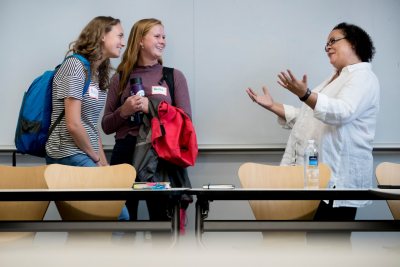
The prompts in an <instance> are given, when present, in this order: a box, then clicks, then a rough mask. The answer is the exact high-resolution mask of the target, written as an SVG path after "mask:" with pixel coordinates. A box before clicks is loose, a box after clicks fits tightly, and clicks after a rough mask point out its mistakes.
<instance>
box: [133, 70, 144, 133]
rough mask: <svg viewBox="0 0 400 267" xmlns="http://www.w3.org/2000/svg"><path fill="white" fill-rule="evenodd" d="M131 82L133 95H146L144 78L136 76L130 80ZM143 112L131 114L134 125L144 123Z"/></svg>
mask: <svg viewBox="0 0 400 267" xmlns="http://www.w3.org/2000/svg"><path fill="white" fill-rule="evenodd" d="M130 83H131V96H132V95H140V96H144V95H145V94H144V88H143V84H142V78H140V77H136V78H132V79H131V80H130ZM142 116H143V113H142V112H136V113H134V114H132V115H131V118H130V121H131V123H132V124H133V125H140V124H141V123H142Z"/></svg>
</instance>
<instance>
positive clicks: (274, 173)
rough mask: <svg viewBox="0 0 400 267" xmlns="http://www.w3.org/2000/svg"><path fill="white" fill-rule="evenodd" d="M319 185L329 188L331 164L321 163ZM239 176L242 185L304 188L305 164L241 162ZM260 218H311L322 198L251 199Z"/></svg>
mask: <svg viewBox="0 0 400 267" xmlns="http://www.w3.org/2000/svg"><path fill="white" fill-rule="evenodd" d="M319 173H320V185H319V186H320V188H326V187H327V185H328V182H329V179H330V176H331V171H330V168H329V167H328V166H327V165H326V164H323V163H320V164H319ZM238 175H239V180H240V183H241V184H242V187H243V188H270V189H272V188H286V189H287V188H304V179H303V177H304V171H303V167H302V166H272V165H266V164H257V163H244V164H243V165H242V166H240V168H239V171H238ZM249 202H250V206H251V208H252V210H253V213H254V216H255V218H256V219H257V220H296V219H297V220H311V219H313V217H314V214H315V211H316V209H317V207H318V205H319V203H320V201H319V200H267V201H265V200H262V201H258V200H252V201H249Z"/></svg>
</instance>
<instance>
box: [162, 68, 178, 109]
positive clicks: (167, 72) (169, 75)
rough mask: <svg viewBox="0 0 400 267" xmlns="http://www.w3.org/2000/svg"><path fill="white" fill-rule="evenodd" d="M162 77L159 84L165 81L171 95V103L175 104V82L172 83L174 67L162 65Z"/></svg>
mask: <svg viewBox="0 0 400 267" xmlns="http://www.w3.org/2000/svg"><path fill="white" fill-rule="evenodd" d="M162 72H163V77H162V78H161V80H160V82H159V84H160V85H161V84H162V82H163V81H165V82H166V83H167V85H168V88H169V94H170V96H171V101H172V105H173V106H175V104H176V103H175V84H174V69H173V68H168V67H163V70H162Z"/></svg>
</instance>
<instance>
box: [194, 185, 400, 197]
mask: <svg viewBox="0 0 400 267" xmlns="http://www.w3.org/2000/svg"><path fill="white" fill-rule="evenodd" d="M189 192H190V194H192V195H196V196H197V197H198V198H204V199H207V200H321V199H326V200H330V199H332V200H387V199H400V189H315V190H310V189H283V188H282V189H260V188H247V189H240V188H238V189H191V190H189Z"/></svg>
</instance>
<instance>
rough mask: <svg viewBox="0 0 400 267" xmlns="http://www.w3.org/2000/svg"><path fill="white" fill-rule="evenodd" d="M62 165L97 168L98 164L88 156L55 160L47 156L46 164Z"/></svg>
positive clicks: (77, 155) (80, 155)
mask: <svg viewBox="0 0 400 267" xmlns="http://www.w3.org/2000/svg"><path fill="white" fill-rule="evenodd" d="M55 163H57V164H62V165H69V166H82V167H96V166H97V164H96V163H95V162H94V161H93V160H92V158H90V157H89V156H88V155H86V154H75V155H72V156H68V157H64V158H60V159H54V158H51V157H49V156H46V164H55Z"/></svg>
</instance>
